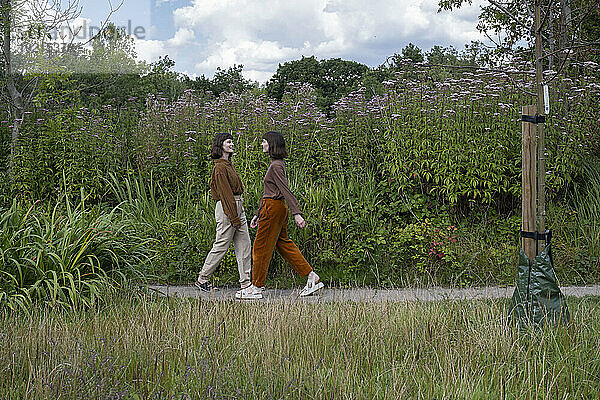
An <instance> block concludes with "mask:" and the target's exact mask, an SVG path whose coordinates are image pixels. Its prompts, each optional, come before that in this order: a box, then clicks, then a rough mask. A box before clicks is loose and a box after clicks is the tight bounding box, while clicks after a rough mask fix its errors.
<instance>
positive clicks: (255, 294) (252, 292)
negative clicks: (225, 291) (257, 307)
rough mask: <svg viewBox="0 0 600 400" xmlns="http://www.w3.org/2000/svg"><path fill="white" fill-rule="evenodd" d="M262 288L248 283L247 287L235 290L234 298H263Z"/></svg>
mask: <svg viewBox="0 0 600 400" xmlns="http://www.w3.org/2000/svg"><path fill="white" fill-rule="evenodd" d="M263 289H264V288H261V287H260V288H259V287H256V286H254V285H250V286H248V287H247V288H244V289H240V290H238V291H237V292H235V298H236V299H240V300H254V299H262V298H263Z"/></svg>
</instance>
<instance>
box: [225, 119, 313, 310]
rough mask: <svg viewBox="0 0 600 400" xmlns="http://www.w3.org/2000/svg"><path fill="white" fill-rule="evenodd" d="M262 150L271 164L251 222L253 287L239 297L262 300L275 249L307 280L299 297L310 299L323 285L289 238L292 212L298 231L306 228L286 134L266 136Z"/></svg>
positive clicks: (240, 292) (278, 133) (274, 133)
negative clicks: (293, 187) (290, 175)
mask: <svg viewBox="0 0 600 400" xmlns="http://www.w3.org/2000/svg"><path fill="white" fill-rule="evenodd" d="M262 150H263V153H268V154H269V156H270V158H271V164H270V165H269V168H268V170H267V173H266V175H265V179H264V187H263V195H262V198H261V200H260V205H259V208H258V210H257V211H256V213H255V215H254V217H253V218H252V221H250V227H251V228H256V227H257V226H258V231H257V232H256V238H255V239H254V245H253V246H252V264H253V265H252V285H250V286H249V287H248V288H246V289H242V290H240V291H239V292H238V293H236V298H239V299H262V298H263V291H264V286H265V278H266V276H267V270H268V269H269V263H270V262H271V257H272V256H273V250H275V248H277V250H278V251H279V254H281V256H282V257H283V258H284V259H285V260H286V261H287V262H288V263H289V264H290V265H291V266H292V268H293V269H294V270H295V271H296V272H297V273H298V274H300V276H307V277H308V278H307V281H306V286H305V287H304V289H302V291H301V292H300V296H308V295H310V294H312V293H314V292H316V291H317V290H319V289H321V288H322V287H323V283H322V282H320V281H319V276H318V275H317V274H316V273H315V272H314V271H313V269H312V267H311V266H310V265H309V264H308V262H307V261H306V259H305V258H304V256H303V255H302V253H300V250H299V249H298V247H297V246H296V245H295V244H294V242H292V240H291V239H290V238H289V237H288V235H287V220H288V216H289V211H291V213H292V215H293V216H294V220H295V221H296V225H298V227H299V228H301V229H303V228H304V227H305V226H306V221H305V220H304V218H302V215H301V214H300V209H299V207H298V201H297V200H296V198H295V197H294V195H293V194H292V192H291V191H290V188H289V185H288V181H287V177H286V173H285V162H284V161H283V159H284V158H285V157H287V155H288V154H287V151H286V148H285V140H284V138H283V135H282V134H281V133H280V132H273V131H270V132H267V133H265V134H264V135H263V140H262ZM286 203H287V204H286ZM288 207H289V210H288Z"/></svg>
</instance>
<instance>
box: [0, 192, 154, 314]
mask: <svg viewBox="0 0 600 400" xmlns="http://www.w3.org/2000/svg"><path fill="white" fill-rule="evenodd" d="M64 206H66V207H64ZM63 207H64V208H63ZM147 245H148V239H141V238H139V237H138V236H137V234H136V232H135V230H134V229H132V226H131V224H130V223H129V222H128V221H127V220H125V219H123V217H122V214H121V212H120V210H119V208H118V207H117V208H114V209H112V210H108V211H101V210H99V208H93V209H91V210H87V209H85V205H84V202H83V200H82V202H81V203H80V204H79V205H77V206H76V207H73V206H72V205H71V204H70V202H69V201H68V200H65V201H64V203H57V204H56V205H55V206H54V208H52V209H50V210H44V209H43V208H42V207H40V206H39V205H38V204H34V205H31V206H29V207H27V208H26V207H23V206H22V205H20V204H19V203H17V202H16V201H13V204H12V205H11V207H10V208H8V209H5V210H0V265H1V268H0V271H1V276H0V306H1V307H8V308H10V309H13V310H23V311H28V310H29V309H30V307H31V305H32V303H39V302H42V303H49V304H51V305H53V306H61V307H67V308H73V309H80V308H87V307H94V306H96V305H97V304H98V303H99V302H101V301H102V299H103V297H104V296H105V295H106V293H107V292H110V291H113V290H115V289H117V288H118V287H119V286H121V285H122V284H124V283H125V282H126V278H127V277H128V276H131V275H132V274H135V273H136V272H135V271H136V269H137V267H138V266H139V265H143V264H144V263H145V262H147V261H148V260H149V255H150V252H149V251H148V248H147Z"/></svg>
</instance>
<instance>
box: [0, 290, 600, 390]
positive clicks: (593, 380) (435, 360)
mask: <svg viewBox="0 0 600 400" xmlns="http://www.w3.org/2000/svg"><path fill="white" fill-rule="evenodd" d="M568 304H569V307H570V311H571V315H572V322H571V324H570V325H569V326H567V327H561V328H557V329H543V330H535V331H529V332H518V331H516V330H514V329H513V328H511V327H509V326H507V324H506V308H507V306H508V301H507V300H485V301H481V300H479V301H447V302H427V303H425V302H405V303H352V302H348V303H322V304H308V303H303V302H273V303H264V302H254V303H235V302H233V301H225V302H213V301H206V300H204V301H202V300H177V299H156V298H151V297H144V296H134V295H132V296H131V297H130V298H119V299H115V300H114V302H112V303H111V304H110V305H107V306H105V307H104V308H103V309H101V310H97V311H88V312H84V313H73V312H67V311H53V310H48V309H42V308H38V309H34V310H33V311H32V313H31V316H23V315H17V314H14V313H7V312H5V313H4V314H2V315H1V316H0V339H1V340H2V343H3V346H2V348H1V350H0V393H1V396H0V397H1V398H3V399H21V398H61V399H87V398H110V399H119V398H127V399H129V398H131V399H139V398H144V399H145V398H150V399H154V398H159V399H163V398H176V399H196V398H242V399H246V398H261V399H262V398H264V399H270V398H273V399H280V398H298V399H322V398H326V399H372V398H380V399H392V398H394V399H395V398H411V399H412V398H421V399H492V398H494V399H496V398H497V399H499V398H508V399H510V398H514V399H517V398H518V399H523V398H527V399H546V398H548V399H563V398H586V399H590V398H600V383H599V377H600V347H599V346H598V343H600V298H597V297H588V298H583V299H573V298H569V299H568Z"/></svg>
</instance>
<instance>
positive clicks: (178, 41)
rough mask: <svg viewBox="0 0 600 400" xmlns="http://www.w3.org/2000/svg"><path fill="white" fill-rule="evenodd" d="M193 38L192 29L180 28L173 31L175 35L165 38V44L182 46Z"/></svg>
mask: <svg viewBox="0 0 600 400" xmlns="http://www.w3.org/2000/svg"><path fill="white" fill-rule="evenodd" d="M193 40H194V31H193V30H191V29H189V28H181V29H178V30H177V32H175V36H173V37H172V38H171V39H169V40H167V45H168V46H172V47H182V46H185V45H186V44H189V43H191V42H192V41H193Z"/></svg>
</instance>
